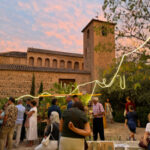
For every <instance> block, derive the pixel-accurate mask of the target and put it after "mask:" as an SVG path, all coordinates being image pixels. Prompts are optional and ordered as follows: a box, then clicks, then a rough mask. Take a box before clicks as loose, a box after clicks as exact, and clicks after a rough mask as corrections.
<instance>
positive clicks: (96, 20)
mask: <svg viewBox="0 0 150 150" xmlns="http://www.w3.org/2000/svg"><path fill="white" fill-rule="evenodd" d="M94 21H95V22H100V23H107V24H111V25H116V23H112V22H107V21H101V20H98V19H92V20H91V21H90V22H89V23H88V24H87V25H86V26H85V27H84V28H83V29H82V31H81V32H84V30H85V29H86V28H87V27H88V26H89V25H90V24H91V23H92V22H94Z"/></svg>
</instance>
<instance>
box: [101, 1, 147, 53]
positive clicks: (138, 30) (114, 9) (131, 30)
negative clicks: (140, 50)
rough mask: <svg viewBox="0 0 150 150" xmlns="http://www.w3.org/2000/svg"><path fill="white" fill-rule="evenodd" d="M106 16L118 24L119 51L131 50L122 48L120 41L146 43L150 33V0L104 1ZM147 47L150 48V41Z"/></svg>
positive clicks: (117, 42)
mask: <svg viewBox="0 0 150 150" xmlns="http://www.w3.org/2000/svg"><path fill="white" fill-rule="evenodd" d="M103 10H104V15H105V17H106V18H107V20H108V21H110V22H114V23H117V25H116V39H117V41H116V44H117V50H120V49H123V50H130V49H131V46H130V47H127V46H122V44H121V43H119V40H120V39H124V38H128V39H131V40H133V39H135V40H136V41H138V42H140V41H145V40H146V39H147V38H148V37H149V36H150V34H149V32H150V0H104V4H103ZM146 47H148V48H150V41H149V42H148V43H147V45H146Z"/></svg>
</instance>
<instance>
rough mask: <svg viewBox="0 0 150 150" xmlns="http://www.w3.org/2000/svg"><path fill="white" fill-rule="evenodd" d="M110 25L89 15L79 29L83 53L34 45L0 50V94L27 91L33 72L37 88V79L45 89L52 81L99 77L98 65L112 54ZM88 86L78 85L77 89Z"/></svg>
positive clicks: (108, 61) (112, 26)
mask: <svg viewBox="0 0 150 150" xmlns="http://www.w3.org/2000/svg"><path fill="white" fill-rule="evenodd" d="M114 29H115V24H113V23H109V22H104V21H100V20H96V19H92V20H91V21H90V22H89V23H88V24H87V25H86V26H85V27H84V28H83V30H82V33H83V54H76V53H68V52H59V51H53V50H45V49H38V48H28V49H27V52H17V51H11V52H4V53H0V97H8V96H14V97H18V96H21V95H24V94H29V93H30V89H31V83H32V76H33V73H34V75H35V83H36V85H35V86H36V90H37V91H38V89H39V86H40V83H41V81H42V82H43V87H44V91H47V90H49V89H50V88H52V86H53V84H54V83H56V82H57V83H58V82H59V83H60V82H62V83H69V82H76V83H77V84H81V83H85V82H89V81H92V80H95V79H99V71H100V69H105V68H107V67H108V66H109V65H110V64H111V63H112V60H113V59H114V58H115V35H114ZM91 88H92V85H88V86H85V87H82V88H81V92H82V91H87V92H90V91H91ZM37 91H36V93H37Z"/></svg>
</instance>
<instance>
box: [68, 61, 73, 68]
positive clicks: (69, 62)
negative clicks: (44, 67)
mask: <svg viewBox="0 0 150 150" xmlns="http://www.w3.org/2000/svg"><path fill="white" fill-rule="evenodd" d="M67 68H68V69H72V62H71V61H68V62H67Z"/></svg>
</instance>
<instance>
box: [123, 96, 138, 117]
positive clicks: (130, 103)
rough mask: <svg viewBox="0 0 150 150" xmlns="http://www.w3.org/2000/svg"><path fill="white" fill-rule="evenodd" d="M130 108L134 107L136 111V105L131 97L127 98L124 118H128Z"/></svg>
mask: <svg viewBox="0 0 150 150" xmlns="http://www.w3.org/2000/svg"><path fill="white" fill-rule="evenodd" d="M129 106H133V109H134V110H136V107H135V104H134V103H133V102H132V101H131V98H130V97H129V96H127V97H126V104H125V111H124V117H126V115H127V113H128V112H129Z"/></svg>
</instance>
